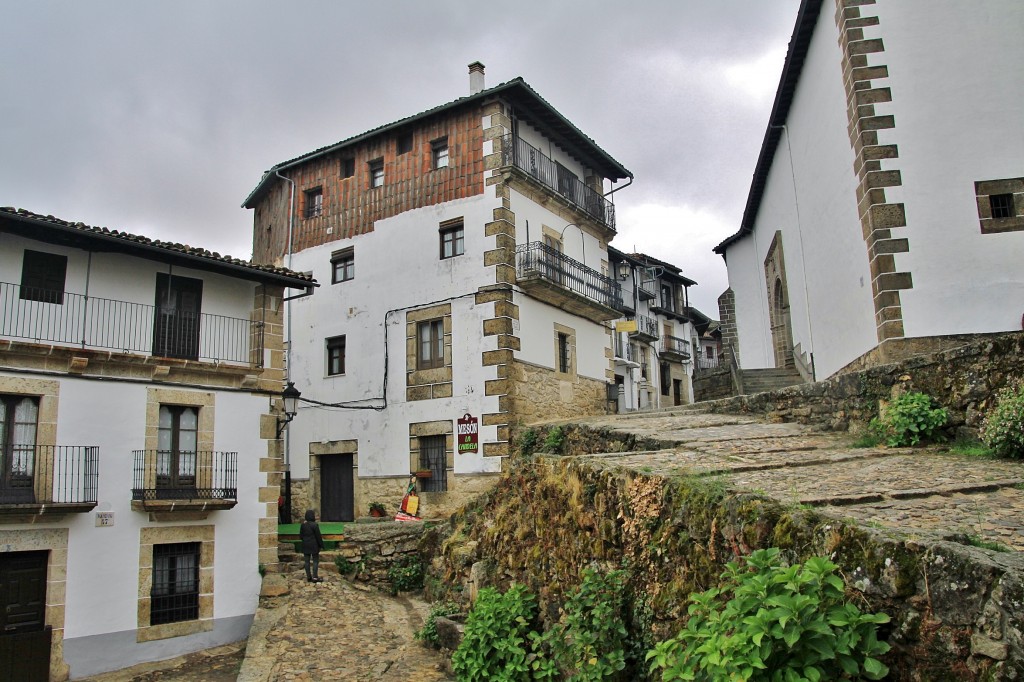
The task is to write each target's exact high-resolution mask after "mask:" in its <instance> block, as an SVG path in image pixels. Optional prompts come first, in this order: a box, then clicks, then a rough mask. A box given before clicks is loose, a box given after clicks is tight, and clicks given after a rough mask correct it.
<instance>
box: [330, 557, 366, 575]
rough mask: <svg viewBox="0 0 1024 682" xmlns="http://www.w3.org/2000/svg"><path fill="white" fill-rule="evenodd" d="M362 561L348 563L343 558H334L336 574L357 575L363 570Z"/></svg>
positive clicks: (346, 559)
mask: <svg viewBox="0 0 1024 682" xmlns="http://www.w3.org/2000/svg"><path fill="white" fill-rule="evenodd" d="M364 561H365V560H360V561H349V560H348V558H346V557H343V556H336V557H334V565H335V566H337V567H338V573H340V574H341V575H352V574H357V575H358V574H359V573H360V572H361V571H362V570H363V566H364Z"/></svg>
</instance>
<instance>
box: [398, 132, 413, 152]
mask: <svg viewBox="0 0 1024 682" xmlns="http://www.w3.org/2000/svg"><path fill="white" fill-rule="evenodd" d="M395 151H396V152H397V153H398V154H399V155H401V154H408V153H409V152H411V151H412V133H406V134H404V135H399V136H398V141H397V143H396V144H395Z"/></svg>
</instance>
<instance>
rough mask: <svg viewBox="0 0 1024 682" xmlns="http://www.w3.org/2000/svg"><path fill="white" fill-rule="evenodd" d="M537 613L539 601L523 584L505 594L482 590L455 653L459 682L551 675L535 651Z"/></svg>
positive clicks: (501, 681)
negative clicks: (539, 673) (536, 672)
mask: <svg viewBox="0 0 1024 682" xmlns="http://www.w3.org/2000/svg"><path fill="white" fill-rule="evenodd" d="M536 614H537V601H536V598H535V597H534V596H533V595H532V594H530V593H529V592H528V591H527V590H526V587H525V586H523V585H512V587H510V588H509V589H508V590H507V591H506V592H505V593H504V594H502V593H501V592H498V591H497V590H495V589H493V588H490V587H485V588H484V589H482V590H480V593H479V594H478V595H477V599H476V604H474V606H473V610H472V611H470V612H469V616H468V617H467V619H466V629H465V632H464V634H463V636H462V642H461V643H460V644H459V648H458V649H456V650H455V653H454V654H452V670H453V671H454V672H455V676H456V678H457V679H458V680H459V682H525V681H527V680H531V679H535V677H534V675H533V672H532V671H533V670H534V669H535V668H537V669H540V668H543V669H544V672H543V674H544V675H547V674H548V673H550V670H551V669H550V666H547V665H545V664H544V662H543V660H542V659H540V658H539V657H538V654H537V653H536V652H535V651H534V645H533V641H535V640H536V636H535V637H533V638H531V636H530V633H531V631H532V630H533V624H534V619H535V617H536ZM535 634H536V633H535ZM540 679H543V677H541V678H540ZM549 679H550V678H549Z"/></svg>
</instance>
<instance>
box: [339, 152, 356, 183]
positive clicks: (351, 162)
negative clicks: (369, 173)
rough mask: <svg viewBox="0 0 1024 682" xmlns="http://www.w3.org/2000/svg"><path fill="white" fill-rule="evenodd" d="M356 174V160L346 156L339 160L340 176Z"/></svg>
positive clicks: (346, 176)
mask: <svg viewBox="0 0 1024 682" xmlns="http://www.w3.org/2000/svg"><path fill="white" fill-rule="evenodd" d="M355 174H356V160H355V159H353V158H351V157H350V158H347V159H342V160H341V177H343V178H351V177H352V176H354V175H355Z"/></svg>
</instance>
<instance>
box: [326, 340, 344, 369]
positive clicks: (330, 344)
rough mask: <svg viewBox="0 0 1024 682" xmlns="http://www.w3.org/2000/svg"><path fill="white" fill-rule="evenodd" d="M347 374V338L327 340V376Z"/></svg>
mask: <svg viewBox="0 0 1024 682" xmlns="http://www.w3.org/2000/svg"><path fill="white" fill-rule="evenodd" d="M344 373H345V337H344V336H332V337H331V338H329V339H327V376H336V375H338V374H344Z"/></svg>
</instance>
